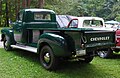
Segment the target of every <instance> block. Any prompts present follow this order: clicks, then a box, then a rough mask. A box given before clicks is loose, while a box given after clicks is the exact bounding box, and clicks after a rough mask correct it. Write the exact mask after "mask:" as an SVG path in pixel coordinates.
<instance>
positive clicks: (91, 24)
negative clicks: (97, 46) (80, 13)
mask: <svg viewBox="0 0 120 78" xmlns="http://www.w3.org/2000/svg"><path fill="white" fill-rule="evenodd" d="M83 25H84V27H101V26H103V23H102V21H100V20H85V21H84V22H83Z"/></svg>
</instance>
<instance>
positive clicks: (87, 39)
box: [83, 31, 115, 49]
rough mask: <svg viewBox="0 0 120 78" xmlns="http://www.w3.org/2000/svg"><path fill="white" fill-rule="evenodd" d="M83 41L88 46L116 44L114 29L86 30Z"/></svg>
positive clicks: (98, 46)
mask: <svg viewBox="0 0 120 78" xmlns="http://www.w3.org/2000/svg"><path fill="white" fill-rule="evenodd" d="M83 42H84V43H85V46H86V48H92V47H96V48H98V49H99V48H100V47H103V46H104V47H111V46H112V47H113V46H115V32H114V31H85V32H84V38H83Z"/></svg>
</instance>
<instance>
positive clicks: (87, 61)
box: [79, 52, 94, 63]
mask: <svg viewBox="0 0 120 78" xmlns="http://www.w3.org/2000/svg"><path fill="white" fill-rule="evenodd" d="M93 58H94V56H93V53H92V52H91V53H89V54H87V55H85V56H84V58H82V59H81V60H79V61H82V62H85V63H89V62H91V61H92V60H93Z"/></svg>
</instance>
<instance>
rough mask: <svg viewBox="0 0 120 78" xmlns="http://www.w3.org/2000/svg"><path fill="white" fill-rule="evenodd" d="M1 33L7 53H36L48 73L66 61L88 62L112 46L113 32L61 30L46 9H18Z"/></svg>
mask: <svg viewBox="0 0 120 78" xmlns="http://www.w3.org/2000/svg"><path fill="white" fill-rule="evenodd" d="M1 33H2V35H1V38H2V39H1V41H3V45H4V49H5V50H6V51H9V50H12V49H13V48H18V49H22V50H23V51H24V50H26V51H28V52H33V53H37V54H39V58H40V63H41V65H42V66H43V67H44V68H45V69H47V70H54V69H56V68H57V67H58V64H59V63H60V61H61V60H66V59H67V60H71V59H77V60H82V61H84V62H86V63H89V62H91V61H92V60H93V58H94V55H95V52H96V51H98V50H101V49H103V48H104V49H105V48H110V47H113V46H115V32H113V31H102V30H93V29H92V28H74V27H73V28H72V27H71V28H66V26H65V27H63V26H62V27H61V26H60V25H59V24H58V21H56V14H55V12H54V11H52V10H47V9H24V10H21V11H20V12H19V15H18V18H17V21H16V22H15V23H14V24H13V27H12V28H9V29H7V28H6V29H2V30H1Z"/></svg>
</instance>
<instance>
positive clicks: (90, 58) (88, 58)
mask: <svg viewBox="0 0 120 78" xmlns="http://www.w3.org/2000/svg"><path fill="white" fill-rule="evenodd" d="M93 58H94V56H88V57H86V58H84V62H85V63H90V62H91V61H92V60H93Z"/></svg>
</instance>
